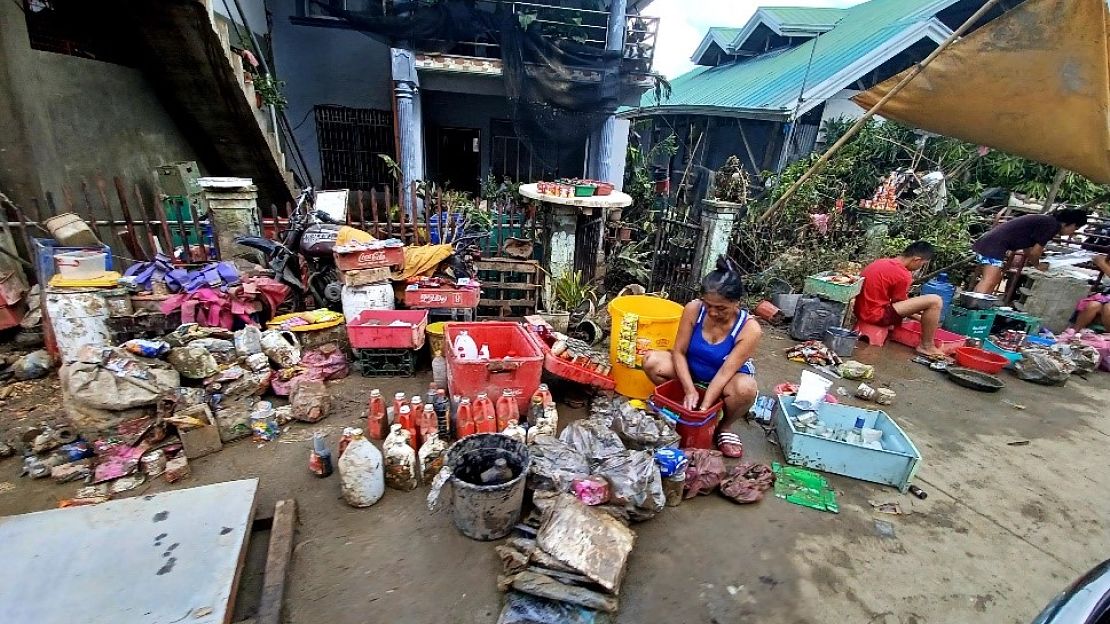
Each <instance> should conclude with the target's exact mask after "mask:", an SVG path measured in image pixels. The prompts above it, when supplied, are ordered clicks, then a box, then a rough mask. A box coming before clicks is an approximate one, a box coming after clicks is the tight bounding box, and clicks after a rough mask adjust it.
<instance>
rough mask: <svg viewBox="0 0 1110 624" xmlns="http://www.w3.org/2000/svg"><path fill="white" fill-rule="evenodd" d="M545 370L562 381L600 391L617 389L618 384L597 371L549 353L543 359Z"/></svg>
mask: <svg viewBox="0 0 1110 624" xmlns="http://www.w3.org/2000/svg"><path fill="white" fill-rule="evenodd" d="M543 367H544V369H545V370H546V371H547V372H549V373H551V374H552V375H555V376H556V377H560V378H562V379H566V380H567V381H573V382H574V383H580V384H582V385H585V386H592V387H594V388H598V389H600V390H613V389H614V388H616V387H617V382H615V381H613V380H612V379H610V378H608V377H606V376H605V375H601V374H599V373H597V372H596V371H592V370H589V369H586V368H583V367H581V366H579V365H577V364H572V363H570V362H568V361H566V360H564V359H562V358H560V357H559V356H557V355H554V354H552V353H551V352H550V351H547V352H546V353H545V354H544V357H543Z"/></svg>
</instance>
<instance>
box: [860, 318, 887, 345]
mask: <svg viewBox="0 0 1110 624" xmlns="http://www.w3.org/2000/svg"><path fill="white" fill-rule="evenodd" d="M853 329H854V331H856V332H857V333H858V334H859V335H860V336H865V337H866V338H867V342H868V344H871V345H873V346H876V347H881V346H883V344H884V343H886V337H887V335H888V334H890V328H889V327H883V326H881V325H872V324H871V323H864V322H863V321H856V326H855V327H854V328H853Z"/></svg>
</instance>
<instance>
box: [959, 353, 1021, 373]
mask: <svg viewBox="0 0 1110 624" xmlns="http://www.w3.org/2000/svg"><path fill="white" fill-rule="evenodd" d="M956 363H957V364H959V365H960V366H963V367H964V368H970V369H973V370H977V371H980V372H983V373H988V374H991V375H995V374H998V373H999V372H1001V371H1002V369H1003V368H1005V367H1006V365H1007V364H1009V363H1010V360H1008V359H1006V358H1005V357H1004V356H1002V355H999V354H997V353H992V352H990V351H987V350H985V349H977V348H975V347H960V348H959V349H956Z"/></svg>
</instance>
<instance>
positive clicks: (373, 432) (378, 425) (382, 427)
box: [366, 388, 389, 440]
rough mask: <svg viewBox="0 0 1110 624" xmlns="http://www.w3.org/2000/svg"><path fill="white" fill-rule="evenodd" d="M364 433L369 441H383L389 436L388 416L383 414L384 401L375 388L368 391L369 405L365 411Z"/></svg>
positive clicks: (380, 393) (379, 391)
mask: <svg viewBox="0 0 1110 624" xmlns="http://www.w3.org/2000/svg"><path fill="white" fill-rule="evenodd" d="M366 433H367V437H368V438H370V439H371V440H384V439H385V436H387V435H388V434H389V416H388V415H386V413H385V399H384V398H382V391H381V390H378V389H377V388H375V389H373V390H371V391H370V405H369V407H368V408H367V411H366Z"/></svg>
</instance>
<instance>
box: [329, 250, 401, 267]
mask: <svg viewBox="0 0 1110 624" xmlns="http://www.w3.org/2000/svg"><path fill="white" fill-rule="evenodd" d="M404 265H405V248H404V247H382V248H380V249H363V250H360V251H345V252H339V251H337V252H335V266H336V267H337V268H338V269H339V270H340V271H357V270H359V269H376V268H379V267H393V266H404Z"/></svg>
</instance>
